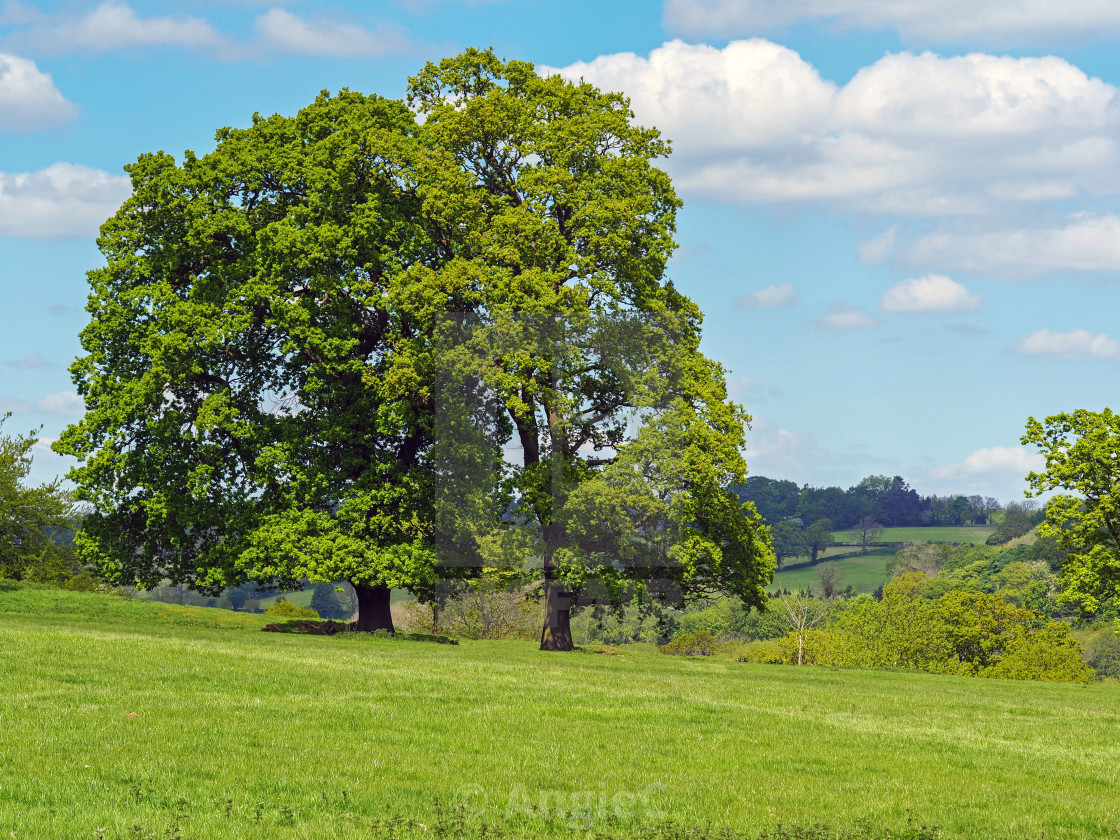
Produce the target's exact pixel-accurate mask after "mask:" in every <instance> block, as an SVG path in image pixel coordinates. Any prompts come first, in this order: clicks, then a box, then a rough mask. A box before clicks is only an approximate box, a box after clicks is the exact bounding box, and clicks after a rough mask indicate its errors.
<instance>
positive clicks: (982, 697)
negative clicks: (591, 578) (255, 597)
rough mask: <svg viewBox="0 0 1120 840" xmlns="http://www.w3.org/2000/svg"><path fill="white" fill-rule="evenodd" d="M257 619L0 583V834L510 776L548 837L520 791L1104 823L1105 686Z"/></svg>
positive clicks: (289, 826) (1119, 809)
mask: <svg viewBox="0 0 1120 840" xmlns="http://www.w3.org/2000/svg"><path fill="white" fill-rule="evenodd" d="M261 620H262V619H261V617H257V616H243V615H233V614H230V613H222V611H219V610H204V609H199V610H189V609H183V608H175V607H168V606H166V605H156V604H145V603H137V602H128V601H122V600H120V599H116V598H112V597H109V596H98V595H90V594H84V593H64V592H50V591H45V590H26V589H17V590H14V591H11V590H9V591H0V731H2V732H3V737H2V738H0V837H3V838H8V837H16V838H69V837H75V838H78V837H85V838H92V837H102V838H107V839H108V840H116V838H131V837H139V838H147V837H161V838H162V837H180V838H183V839H184V840H185V838H188V837H190V838H196V840H205V839H206V838H261V840H264V838H269V839H270V840H288V838H292V840H294V839H295V838H312V837H314V838H330V839H331V840H349V838H355V840H356V838H367V837H371V836H386V834H385V833H384V832H381V833H378V832H376V831H371V823H372V821H374V820H377V819H381V818H385V817H388V816H391V815H394V814H401V815H406V816H409V817H415V818H417V819H421V820H424V821H426V822H428V823H429V824H431V822H432V820H433V819H434V817H435V813H434V805H433V799H434V798H435V797H437V796H438V797H439V798H440V799H441V800H442V801H443V802H444V803H451V802H455V801H462V802H465V803H466V804H467V805H468V806H469V812H470V814H471V815H472V816H473V815H479V814H481V815H483V816H484V817H487V818H491V819H497V820H500V819H501V818H502V817H503V815H504V814H505V812H506V811H507V810H509V809H510V805H511V803H512V804H513V805H514V806H515V807H514V808H513V809H512V812H513V818H514V822H516V821H517V820H519V819H522V818H524V825H523V826H521V827H520V828H519V829H518V831H519V832H524V833H526V834H551V835H553V836H561V835H568V834H570V833H572V832H571V830H570V827H569V825H568V824H567V823H566V822H565V821H563V820H555V819H553V820H546V819H530V818H529V816H528V815H527V814H526V812H525V808H526V807H529V806H532V807H534V808H539V806H540V802H541V796H542V795H547V796H548V797H549V799H548V802H549V809H550V810H549V813H550V814H553V815H554V814H555V804H556V803H567V804H568V805H569V806H571V805H572V804H573V799H572V796H573V794H574V795H575V796H576V797H577V799H578V800H579V801H580V802H585V803H587V802H589V803H593V804H594V803H621V804H622V805H623V806H625V803H626V802H628V801H631V799H632V800H633V801H635V802H636V803H637V804H636V805H634V806H632V807H630V808H629V810H631V811H637V812H639V813H643V812H644V815H645V817H646V818H647V819H653V818H656V816H657V814H656V813H653V812H654V811H656V812H658V813H661V812H663V813H665V814H667V815H668V816H670V817H671V818H673V819H675V820H677V821H678V822H680V823H685V824H709V823H710V824H712V825H714V826H728V827H730V828H731V829H735V830H752V831H757V830H759V829H762V828H765V827H772V826H774V825H775V824H776V823H777V822H779V821H781V822H783V823H784V824H786V825H790V824H793V823H797V822H800V823H806V824H807V823H817V822H830V823H833V824H835V825H849V826H850V825H854V824H855V823H856V822H857V821H858V820H859V819H860V818H863V817H866V818H869V819H870V820H872V821H874V822H875V824H876V825H886V824H890V825H895V826H899V825H902V824H903V823H904V822H905V819H906V814H907V810H908V809H912V811H913V813H914V814H915V815H916V816H917V817H918V818H919V819H921V820H922V821H924V822H926V823H934V824H937V825H939V826H941V827H942V830H943V834H942V836H944V837H953V838H958V837H959V838H1023V837H1028V836H1029V837H1038V836H1039V835H1040V833H1041V832H1045V834H1046V836H1048V837H1063V838H1090V837H1101V836H1104V835H1106V834H1108V833H1109V832H1110V831H1111V826H1114V825H1115V824H1116V823H1117V822H1120V801H1118V800H1117V798H1116V796H1115V791H1116V789H1117V785H1118V783H1120V779H1118V768H1120V693H1118V691H1120V690H1118V689H1117V688H1114V687H1111V686H1069V685H1044V684H1031V683H1017V682H1003V681H999V680H969V679H963V678H953V677H939V676H933V675H923V674H909V673H870V672H845V671H834V670H826V669H812V668H801V669H798V668H794V667H776V666H759V665H745V664H738V663H729V662H717V661H712V660H694V659H684V658H676V657H666V656H660V655H657V654H653V655H649V654H645V655H643V654H640V653H636V652H633V653H626V654H625V655H622V656H606V655H593V654H589V653H574V654H544V653H540V652H538V651H536V650H534V649H533V645H531V644H527V643H520V642H519V643H513V642H508V643H503V642H474V643H470V642H464V643H463V644H462V645H460V646H457V647H453V646H449V645H429V644H422V643H406V642H395V641H391V640H378V639H374V638H370V637H357V638H355V637H352V636H343V637H334V638H328V637H317V636H289V635H277V634H267V633H260V632H255V631H252V629H251V628H252V627H253V626H254V624H253V622H260V621H261ZM234 626H240V627H244V628H246V629H245V630H243V631H241V632H237V631H233V632H231V631H230V630H228V629H222V628H229V627H234ZM550 792H551V793H550ZM628 796H629V797H631V799H628V798H627V797H628ZM642 796H646V797H647V798H648V800H649V806H648V808H645V807H644V806H643V805H642V800H641V797H642ZM611 807H613V806H609V805H608V806H607V810H608V811H609V810H610V809H611ZM592 810H593V811H594V812H595V813H594V814H593V816H595V817H596V819H598V818H599V817H601V816H603V815H604V810H603V808H601V807H599V806H598V805H594V806H593V808H592ZM591 822H592V823H594V824H593V825H592V828H593V829H594V830H596V831H597V830H598V829H599V828H600V827H601V826H602V821H601V820H599V821H598V822H595V821H591ZM588 824H591V823H588ZM468 827H469V824H468ZM577 827H579V828H584V827H586V825H585V824H580V825H579V826H577ZM98 832H100V833H98ZM830 836H831V835H830Z"/></svg>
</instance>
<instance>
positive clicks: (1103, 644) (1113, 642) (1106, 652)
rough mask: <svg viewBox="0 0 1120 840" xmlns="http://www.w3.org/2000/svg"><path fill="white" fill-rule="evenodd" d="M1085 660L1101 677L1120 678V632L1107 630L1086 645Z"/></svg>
mask: <svg viewBox="0 0 1120 840" xmlns="http://www.w3.org/2000/svg"><path fill="white" fill-rule="evenodd" d="M1085 662H1086V664H1087V665H1088V666H1089V667H1090V668H1092V669H1093V670H1094V671H1096V672H1097V677H1098V678H1099V679H1102V680H1103V679H1116V678H1120V634H1117V633H1114V632H1112V631H1111V630H1105V631H1104V632H1103V633H1099V634H1098V635H1097V636H1095V637H1094V638H1092V639H1091V640H1089V641H1088V642H1087V643H1086V645H1085Z"/></svg>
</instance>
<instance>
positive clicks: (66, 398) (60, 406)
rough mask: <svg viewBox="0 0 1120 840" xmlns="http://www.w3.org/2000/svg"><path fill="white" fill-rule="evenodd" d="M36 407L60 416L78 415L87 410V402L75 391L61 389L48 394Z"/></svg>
mask: <svg viewBox="0 0 1120 840" xmlns="http://www.w3.org/2000/svg"><path fill="white" fill-rule="evenodd" d="M35 407H36V408H37V409H39V411H42V412H45V413H46V414H54V415H57V416H59V417H78V416H80V415H81V414H82V412H84V411H85V402H84V401H83V400H82V398H81V397H79V396H78V394H77V393H76V392H75V391H59V392H57V393H53V394H47V395H46V396H44V397H43V398H42V399H41V400H39V401H38V402H37V403H35Z"/></svg>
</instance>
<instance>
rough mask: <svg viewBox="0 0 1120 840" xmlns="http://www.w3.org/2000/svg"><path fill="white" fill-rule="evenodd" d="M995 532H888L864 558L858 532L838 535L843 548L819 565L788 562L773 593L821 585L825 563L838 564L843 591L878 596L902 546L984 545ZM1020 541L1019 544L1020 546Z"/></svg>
mask: <svg viewBox="0 0 1120 840" xmlns="http://www.w3.org/2000/svg"><path fill="white" fill-rule="evenodd" d="M994 530H995V528H994V527H992V526H988V525H947V526H938V525H933V526H928V527H922V528H919V527H905V528H884V529H883V532H882V534H880V535H879V537H878V539H877V540H876V544H875V545H873V546H871V547H869V548H868V551H867V553H866V554H860V553H859V548H858V547H855V545H854V544H855V543H856V541H857V539H858V536H857V534H856V532H855V531H835V532H833V537H834V538H835V540H836V542H837V543H840V544H839V545H831V546H829V547H828V548H827V549H826V550H825V551H824V552H823V553H822V554H821V556H820V557H819V558H818V559H817V562H816V563H811V562H809V559H808V558H807V557H806V558H797V557H795V558H792V559H790V560H787V561H786V563H785V565H784V566H783V568H782V570H781V571H779V572H777V573H776V574H775V575H774V581H773V583H772V584H771V585H770V586H769V587H768V588H769V589H770V591H772V592H773V591H776V590H778V589H789V590H800V589H805V588H807V587H810V586H816V585H817V583H818V578H817V567H818V566H819V565H820V564H821V563H829V562H831V563H835V564H836V567H837V569H838V570H839V572H840V574H841V576H842V579H841V587H846V586H851V587H852V589H853V591H855V592H857V593H859V592H874V591H875V590H876V589H878V588H879V587H880V586H882V585H883V584H884V583H886V582H887V581H888V580H890V575H889V574H888V573H887V563H889V562H890V561H891V558H893V557H894V555H895V553H896V552H897V551H898V546H899V544H902V543H910V542H932V543H960V544H975V545H982V544H983V543H984V540H986V539H987V538H988V536H989V535H990V534H991V533H992V532H993V531H994ZM1017 543H1018V541H1016V544H1017Z"/></svg>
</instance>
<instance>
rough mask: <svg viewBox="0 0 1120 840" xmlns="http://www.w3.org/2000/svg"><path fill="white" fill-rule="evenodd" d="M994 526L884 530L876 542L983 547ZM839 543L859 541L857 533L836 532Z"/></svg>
mask: <svg viewBox="0 0 1120 840" xmlns="http://www.w3.org/2000/svg"><path fill="white" fill-rule="evenodd" d="M995 530H996V529H995V527H994V526H992V525H930V526H927V527H924V528H923V527H912V528H884V529H883V533H882V534H880V535H879V538H878V539H877V540H876V542H881V543H885V542H896V543H898V542H947V543H966V544H967V543H975V544H976V545H983V543H984V540H986V539H987V538H988V537H989V536H991V535H992V534H993V533H995ZM832 535H833V536H834V537H835V538H836V541H837V542H844V543H854V542H856V541H857V540H858V539H859V536H858V535H857V533H856V532H855V531H834V532H833V534H832Z"/></svg>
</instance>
